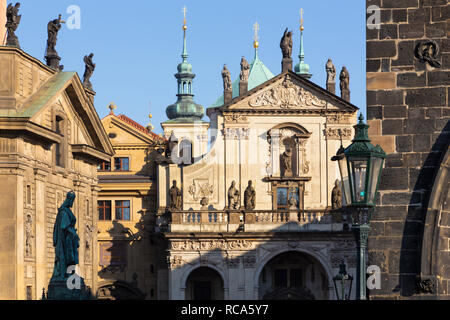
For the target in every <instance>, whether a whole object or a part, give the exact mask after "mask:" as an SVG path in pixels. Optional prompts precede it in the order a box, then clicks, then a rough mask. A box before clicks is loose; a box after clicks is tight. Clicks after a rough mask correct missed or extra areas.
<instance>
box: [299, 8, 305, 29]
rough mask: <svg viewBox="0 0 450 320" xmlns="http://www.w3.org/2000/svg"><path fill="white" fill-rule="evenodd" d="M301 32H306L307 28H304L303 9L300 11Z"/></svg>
mask: <svg viewBox="0 0 450 320" xmlns="http://www.w3.org/2000/svg"><path fill="white" fill-rule="evenodd" d="M300 30H301V31H303V30H305V28H304V27H303V8H301V9H300Z"/></svg>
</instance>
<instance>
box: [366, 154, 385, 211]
mask: <svg viewBox="0 0 450 320" xmlns="http://www.w3.org/2000/svg"><path fill="white" fill-rule="evenodd" d="M382 165H383V158H378V157H372V159H371V162H370V174H369V177H370V179H371V180H370V181H369V188H368V190H367V195H368V197H367V202H368V203H371V204H375V196H376V192H377V184H378V179H379V176H380V170H381V166H382Z"/></svg>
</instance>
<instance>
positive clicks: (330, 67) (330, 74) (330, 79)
mask: <svg viewBox="0 0 450 320" xmlns="http://www.w3.org/2000/svg"><path fill="white" fill-rule="evenodd" d="M325 69H326V70H327V83H334V82H336V68H335V67H334V64H333V61H332V60H331V59H328V61H327V64H326V66H325Z"/></svg>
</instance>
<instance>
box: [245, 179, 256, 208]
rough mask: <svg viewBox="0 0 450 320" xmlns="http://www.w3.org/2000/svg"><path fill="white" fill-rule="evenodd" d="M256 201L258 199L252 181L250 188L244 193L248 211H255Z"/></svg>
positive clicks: (249, 183)
mask: <svg viewBox="0 0 450 320" xmlns="http://www.w3.org/2000/svg"><path fill="white" fill-rule="evenodd" d="M255 199H256V191H255V188H253V186H252V181H251V180H250V181H249V182H248V187H247V189H245V192H244V205H245V209H246V210H254V209H255Z"/></svg>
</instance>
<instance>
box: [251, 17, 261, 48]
mask: <svg viewBox="0 0 450 320" xmlns="http://www.w3.org/2000/svg"><path fill="white" fill-rule="evenodd" d="M259 30H260V29H259V24H258V22H255V24H254V25H253V31H254V32H255V35H254V37H253V40H254V42H253V46H254V47H255V49H257V48H258V47H259V42H258V40H259V37H258V31H259Z"/></svg>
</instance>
